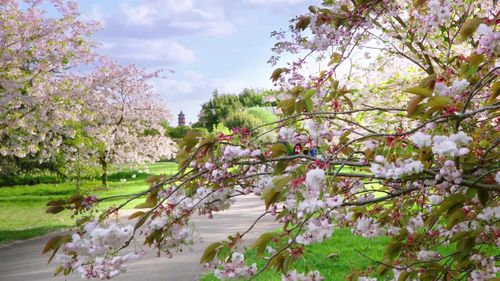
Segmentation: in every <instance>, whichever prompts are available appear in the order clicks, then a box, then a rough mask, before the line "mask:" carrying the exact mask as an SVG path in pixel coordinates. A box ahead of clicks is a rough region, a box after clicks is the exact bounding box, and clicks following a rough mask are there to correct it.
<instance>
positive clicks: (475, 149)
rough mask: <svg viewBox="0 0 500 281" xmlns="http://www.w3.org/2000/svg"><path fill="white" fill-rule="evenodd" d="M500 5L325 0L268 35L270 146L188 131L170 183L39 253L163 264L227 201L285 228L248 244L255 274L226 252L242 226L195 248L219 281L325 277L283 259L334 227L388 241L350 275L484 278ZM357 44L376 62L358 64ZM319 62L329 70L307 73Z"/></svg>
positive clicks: (494, 167)
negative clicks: (116, 219) (197, 218)
mask: <svg viewBox="0 0 500 281" xmlns="http://www.w3.org/2000/svg"><path fill="white" fill-rule="evenodd" d="M496 9H497V8H496V7H495V6H493V2H491V1H471V0H459V1H439V0H430V1H425V0H424V1H391V0H365V1H347V0H345V1H331V0H325V1H323V4H322V5H321V6H318V7H310V8H309V11H308V12H307V13H306V14H304V15H301V16H298V17H297V18H295V19H294V20H293V21H292V25H291V28H290V31H289V32H276V33H275V34H274V35H275V36H276V37H277V38H278V40H279V42H278V43H277V44H276V46H275V48H274V51H275V53H276V55H275V56H274V57H273V58H272V59H271V63H274V64H277V63H280V60H279V57H280V56H281V54H283V53H289V54H291V55H292V56H296V57H297V59H296V60H294V61H292V62H290V63H288V64H287V65H284V66H283V67H280V68H277V69H276V70H275V71H274V72H273V74H272V77H271V79H272V80H273V81H274V82H275V83H276V85H277V86H278V87H279V88H280V89H281V90H282V92H284V94H281V95H280V96H278V97H276V99H277V101H278V105H279V108H280V109H281V111H282V116H281V119H280V120H279V121H277V122H274V123H273V124H266V126H269V125H273V131H275V132H277V133H278V135H279V138H278V139H276V140H275V142H274V143H272V144H259V142H258V141H257V140H258V138H260V137H262V135H263V134H260V135H254V134H251V132H249V131H248V130H245V129H244V128H242V129H240V130H237V131H235V133H234V134H231V135H224V134H218V135H201V134H199V133H196V132H191V133H189V134H187V135H186V137H185V138H184V140H183V141H182V142H181V143H180V144H179V152H178V154H177V159H178V161H179V172H178V173H177V174H175V175H173V176H172V177H168V178H167V177H151V178H149V179H148V182H149V183H150V187H149V188H148V189H147V190H145V191H144V192H143V193H141V194H133V195H129V199H128V200H127V202H125V203H124V204H122V205H120V206H118V208H113V209H110V210H108V211H107V212H105V213H104V214H102V215H101V216H99V217H93V216H92V214H91V213H90V214H85V215H83V219H81V220H79V221H78V227H79V230H78V231H77V232H75V233H74V234H73V235H68V236H58V237H55V238H54V239H52V240H51V241H49V243H48V244H47V245H46V248H45V249H44V251H46V252H52V254H53V257H54V256H55V257H56V260H57V262H58V263H59V264H60V265H59V267H58V269H57V271H58V272H64V274H70V273H71V272H73V271H77V272H78V273H79V274H81V275H82V276H83V277H85V278H100V279H107V278H111V277H113V276H116V275H118V274H120V272H122V271H123V270H124V265H123V264H124V263H125V262H126V261H128V260H130V259H132V258H137V257H139V256H140V254H139V253H136V252H135V251H134V250H132V249H129V248H128V245H130V243H131V242H132V241H133V240H134V239H141V237H142V239H144V240H145V244H147V245H150V246H152V247H154V248H156V249H157V250H158V252H159V253H164V254H166V255H173V252H174V250H175V249H179V248H183V247H189V245H191V243H192V242H193V240H192V237H193V227H192V224H191V217H192V216H193V215H195V214H199V215H203V216H207V217H208V218H212V214H213V213H215V212H218V211H221V210H224V209H227V208H230V207H231V205H232V203H233V200H234V198H235V197H244V196H250V195H252V194H253V195H257V196H260V198H262V204H263V205H264V206H265V211H264V212H263V213H262V214H261V215H260V216H258V217H256V218H255V221H256V222H257V221H259V220H260V219H262V218H263V217H265V216H271V217H274V218H275V220H276V221H277V222H278V223H280V224H281V226H282V227H281V228H280V229H279V230H277V231H275V232H271V233H263V234H262V235H261V236H260V238H259V239H258V240H257V241H256V242H255V243H254V244H253V245H252V246H253V247H254V248H255V249H256V251H257V256H258V257H261V258H263V259H265V260H266V261H265V265H264V266H263V267H261V268H257V267H256V266H255V264H253V265H248V264H246V263H245V260H244V256H243V255H242V254H241V253H238V252H237V250H236V249H237V248H238V246H239V245H240V244H242V243H245V235H246V233H247V232H248V231H246V232H243V233H228V237H227V239H226V240H224V241H220V242H217V243H214V244H212V245H210V246H209V247H208V248H207V249H206V250H205V252H204V253H200V256H201V263H202V264H205V265H207V266H208V267H213V268H214V271H215V275H216V276H217V277H218V278H219V279H230V278H248V279H251V278H253V277H254V276H257V275H258V274H260V273H261V272H262V271H265V270H277V271H281V272H282V274H283V275H282V276H283V280H322V279H323V278H322V277H321V273H320V272H303V273H300V272H297V271H296V270H294V269H293V268H294V267H293V264H294V261H296V260H297V259H298V258H300V257H301V256H302V254H303V253H304V249H305V247H307V246H308V245H311V244H313V243H318V242H320V241H323V240H324V239H328V238H329V237H331V236H332V235H335V229H336V228H340V227H343V228H344V227H345V228H350V229H352V232H353V233H354V234H356V235H361V236H364V237H367V238H370V237H374V236H378V235H386V236H389V237H390V240H389V242H388V243H387V246H386V249H385V253H384V259H383V260H379V261H378V263H379V266H378V268H377V270H373V269H370V270H366V271H354V272H353V274H352V275H350V276H349V278H350V279H351V280H356V279H358V280H372V278H373V280H376V279H374V278H376V277H377V276H385V277H384V278H387V279H391V280H416V279H418V280H464V279H468V280H489V279H492V278H495V276H496V273H497V267H496V259H497V258H498V256H495V254H493V255H492V254H491V253H492V251H491V249H494V248H495V247H496V246H498V245H499V244H500V235H499V233H500V229H499V218H500V207H499V206H498V193H499V191H500V185H499V183H500V173H499V168H498V160H497V159H498V156H499V154H498V137H499V133H498V131H499V127H498V121H499V119H498V109H499V108H500V102H499V101H498V94H499V86H500V84H499V82H498V79H497V75H498V73H499V68H498V66H497V65H496V59H497V57H498V55H499V54H500V45H499V42H500V41H499V40H500V33H499V32H497V31H496V29H497V26H496V24H497V21H498V11H497V10H496ZM366 49H369V50H375V51H376V53H375V54H376V55H377V56H378V57H377V58H376V59H374V60H372V61H371V64H369V65H368V66H366V65H365V66H363V65H362V64H359V63H358V64H357V63H355V62H354V61H353V58H355V54H357V53H359V52H360V50H362V51H364V50H366ZM367 57H368V56H367ZM366 59H367V60H368V58H366ZM314 60H318V61H322V62H325V66H323V69H322V70H321V71H320V72H319V73H313V74H310V73H309V74H307V73H306V72H305V70H306V69H307V66H308V65H310V64H311V63H314ZM389 66H392V67H395V68H396V69H398V71H397V72H394V71H393V72H392V73H391V70H390V69H387V68H389ZM341 72H344V73H347V72H348V73H349V75H346V76H343V77H342V73H341ZM257 144H259V145H257ZM144 195H145V196H146V197H147V199H146V201H145V203H144V204H141V205H140V206H138V207H141V208H150V209H149V210H148V211H139V212H137V213H135V214H133V215H131V216H130V218H129V219H130V220H131V222H132V226H123V225H118V224H116V223H110V222H108V221H107V216H108V215H109V214H111V213H112V212H115V211H117V210H119V209H120V208H121V207H123V206H124V205H125V204H127V203H128V202H130V201H132V200H133V199H135V198H138V197H140V196H144ZM105 200H107V198H84V197H75V198H71V199H70V200H68V201H64V202H51V203H50V205H51V207H50V208H52V210H57V211H60V210H63V209H65V208H68V209H72V210H73V211H74V212H76V213H85V211H86V210H89V209H92V208H93V206H94V205H95V204H97V203H99V202H101V201H105ZM252 227H253V225H249V230H250V229H252ZM139 233H140V234H141V235H140V236H139V235H138V234H139ZM438 246H439V247H440V248H439V249H438ZM266 249H270V250H269V251H266ZM441 249H445V251H443V250H441Z"/></svg>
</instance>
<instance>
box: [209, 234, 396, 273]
mask: <svg viewBox="0 0 500 281" xmlns="http://www.w3.org/2000/svg"><path fill="white" fill-rule="evenodd" d="M387 241H388V238H386V237H381V238H375V239H366V238H363V237H360V236H354V235H353V234H351V232H350V230H348V229H336V230H335V231H334V233H333V236H332V238H331V239H329V240H327V241H324V242H322V243H318V244H313V245H311V246H310V247H307V248H306V250H305V254H304V258H303V259H301V260H299V261H298V262H297V267H296V270H297V272H308V271H314V270H318V271H319V272H321V274H322V275H323V277H325V280H344V277H345V276H346V275H348V274H350V273H351V272H352V270H354V269H367V268H369V267H376V266H377V264H376V263H375V262H373V261H371V260H370V259H367V258H365V257H363V256H362V255H361V254H359V253H358V251H359V252H361V253H363V254H364V255H365V256H368V257H370V258H372V259H375V260H382V258H383V253H384V245H385V243H386V242H387ZM245 260H246V261H247V263H248V264H251V263H253V262H256V263H257V268H262V267H263V265H264V262H262V261H261V260H257V259H256V257H255V251H254V250H247V251H246V252H245ZM215 280H217V279H216V278H215V277H214V276H213V274H207V275H205V276H203V277H202V278H201V279H200V281H215ZM254 280H256V281H274V280H276V281H279V280H281V273H278V272H275V271H266V272H263V273H262V274H260V275H259V276H258V277H257V278H255V279H254Z"/></svg>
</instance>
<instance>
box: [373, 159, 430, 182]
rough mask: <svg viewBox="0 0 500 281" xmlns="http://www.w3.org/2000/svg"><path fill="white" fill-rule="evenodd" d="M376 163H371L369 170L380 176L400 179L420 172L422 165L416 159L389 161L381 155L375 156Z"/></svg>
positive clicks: (422, 168)
mask: <svg viewBox="0 0 500 281" xmlns="http://www.w3.org/2000/svg"><path fill="white" fill-rule="evenodd" d="M375 161H376V163H372V164H371V167H370V171H371V172H372V173H373V174H374V175H376V176H378V177H381V178H389V179H400V178H403V177H406V176H411V175H414V174H418V173H421V172H422V171H423V170H424V165H423V164H422V162H420V161H418V160H411V159H406V160H401V159H398V160H397V161H396V162H393V163H390V162H389V161H387V160H386V159H385V157H383V156H382V155H377V156H376V157H375Z"/></svg>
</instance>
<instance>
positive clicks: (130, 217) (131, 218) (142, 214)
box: [128, 211, 145, 220]
mask: <svg viewBox="0 0 500 281" xmlns="http://www.w3.org/2000/svg"><path fill="white" fill-rule="evenodd" d="M144 214H145V213H144V212H143V211H139V212H135V213H133V214H131V215H130V216H128V219H129V220H133V219H135V218H138V217H142V216H144Z"/></svg>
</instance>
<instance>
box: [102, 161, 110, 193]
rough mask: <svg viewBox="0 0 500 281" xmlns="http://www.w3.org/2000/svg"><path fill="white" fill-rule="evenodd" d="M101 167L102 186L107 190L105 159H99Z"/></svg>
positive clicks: (106, 163) (106, 164)
mask: <svg viewBox="0 0 500 281" xmlns="http://www.w3.org/2000/svg"><path fill="white" fill-rule="evenodd" d="M101 167H102V175H101V180H102V186H103V187H104V188H108V162H107V161H106V157H101Z"/></svg>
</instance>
